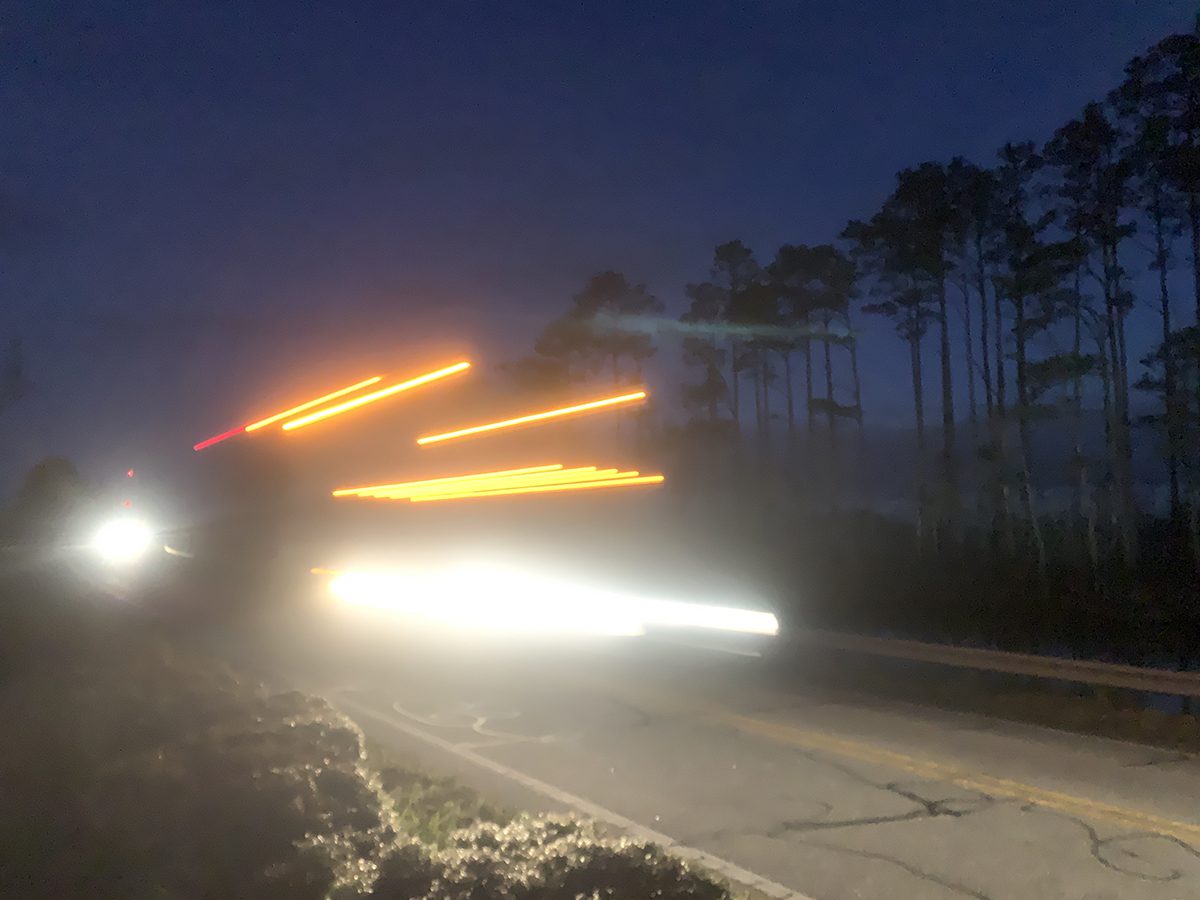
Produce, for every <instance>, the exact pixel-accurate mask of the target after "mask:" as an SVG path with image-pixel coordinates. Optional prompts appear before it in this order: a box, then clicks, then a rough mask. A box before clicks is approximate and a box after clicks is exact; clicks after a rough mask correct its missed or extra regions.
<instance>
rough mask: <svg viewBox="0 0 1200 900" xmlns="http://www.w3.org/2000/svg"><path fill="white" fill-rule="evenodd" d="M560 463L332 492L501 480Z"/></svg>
mask: <svg viewBox="0 0 1200 900" xmlns="http://www.w3.org/2000/svg"><path fill="white" fill-rule="evenodd" d="M562 467H563V465H562V463H552V464H550V465H546V466H526V467H525V468H523V469H501V470H500V471H498V472H478V473H475V474H473V475H449V476H447V477H445V478H428V479H425V480H424V481H398V482H395V483H393V484H371V485H367V486H365V487H355V488H338V489H337V490H336V491H334V492H333V496H335V497H345V496H348V495H351V494H362V493H366V492H371V491H382V490H390V489H393V488H395V489H400V490H403V489H404V488H412V487H424V486H425V485H430V484H446V483H448V482H452V481H471V480H474V479H476V478H501V477H504V476H506V475H529V474H532V473H534V472H554V471H560V470H561V469H562Z"/></svg>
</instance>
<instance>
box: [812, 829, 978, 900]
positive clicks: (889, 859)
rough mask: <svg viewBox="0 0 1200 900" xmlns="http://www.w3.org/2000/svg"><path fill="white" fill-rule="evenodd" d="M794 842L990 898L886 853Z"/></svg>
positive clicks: (963, 892) (976, 897)
mask: <svg viewBox="0 0 1200 900" xmlns="http://www.w3.org/2000/svg"><path fill="white" fill-rule="evenodd" d="M796 843H799V844H803V845H805V846H807V847H815V848H817V849H820V850H829V851H830V852H833V853H845V854H847V855H849V856H856V857H859V858H860V859H873V860H876V861H878V862H885V863H889V864H890V865H893V866H896V867H898V868H900V869H903V870H904V871H905V872H908V873H909V874H910V875H912V876H913V877H915V878H919V879H921V880H922V881H927V882H929V883H930V884H936V885H938V886H940V887H943V888H945V889H946V890H948V891H953V892H954V893H956V894H961V895H962V896H964V897H972V898H974V900H992V898H991V897H989V896H988V895H987V894H984V893H982V892H981V891H977V890H975V889H974V888H970V887H967V886H966V885H965V884H959V883H958V882H956V881H950V880H948V879H946V878H942V877H940V876H938V875H934V874H933V873H932V872H926V871H925V870H924V869H921V868H918V867H917V866H914V865H912V864H911V863H907V862H905V861H904V860H902V859H897V858H896V857H894V856H888V855H887V854H886V853H875V852H873V851H871V850H858V849H855V848H852V847H839V846H838V845H837V844H825V843H822V842H820V841H812V840H806V839H800V840H798V841H797V842H796Z"/></svg>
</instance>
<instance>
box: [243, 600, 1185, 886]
mask: <svg viewBox="0 0 1200 900" xmlns="http://www.w3.org/2000/svg"><path fill="white" fill-rule="evenodd" d="M272 635H273V636H272V638H271V640H270V641H269V652H266V651H259V653H258V662H259V663H260V664H261V665H264V666H267V667H270V668H271V669H273V671H274V673H275V674H276V675H277V676H278V677H280V678H285V679H287V680H289V681H290V682H291V683H293V684H296V685H297V686H301V687H303V688H305V689H307V690H312V691H315V692H318V693H321V694H323V695H324V696H326V697H328V698H329V699H330V700H331V701H333V702H334V703H335V704H338V705H340V706H341V707H342V708H343V709H344V710H346V711H347V712H348V713H349V714H351V715H352V716H353V717H354V718H355V719H356V720H357V721H359V722H360V724H362V725H363V727H364V729H365V730H366V731H367V732H368V734H369V735H372V736H374V737H376V738H377V739H379V740H382V741H387V742H389V743H393V744H396V745H398V746H399V748H400V749H402V750H403V751H404V752H405V753H409V754H412V755H414V756H416V757H417V758H418V759H420V760H421V761H422V762H424V763H425V764H426V765H429V766H432V767H435V768H438V769H441V770H443V771H446V772H450V773H453V774H456V775H458V776H459V777H462V778H464V779H466V780H467V781H468V782H470V783H474V784H476V785H477V786H479V787H482V788H483V789H484V790H487V791H490V792H492V793H493V794H496V795H498V796H500V797H501V798H502V799H510V800H511V801H512V802H515V803H520V804H522V805H524V806H526V807H534V808H541V809H555V810H561V809H564V808H571V807H574V808H577V809H582V810H584V811H585V812H587V813H589V814H591V815H597V816H599V817H600V818H607V819H609V820H611V821H615V822H617V823H618V824H621V825H623V826H626V827H635V828H640V829H641V831H642V833H643V834H645V833H647V832H650V833H652V834H653V835H655V836H658V837H660V838H662V839H664V840H668V841H671V842H673V843H675V844H676V845H678V846H679V847H681V848H688V850H687V851H685V852H695V853H698V854H701V855H703V858H704V859H705V860H706V861H708V862H710V863H711V864H713V865H714V866H716V867H718V868H720V869H721V870H722V871H725V872H727V873H732V874H734V875H736V876H741V877H743V878H744V879H752V878H756V879H758V884H759V887H760V888H761V889H762V891H763V893H765V894H767V895H775V896H795V897H810V898H813V900H849V898H856V900H858V898H868V900H870V898H880V900H884V898H886V900H943V898H944V900H951V898H955V900H957V898H989V900H1007V898H1012V900H1034V898H1072V900H1075V898H1094V900H1101V898H1112V900H1117V898H1121V900H1126V898H1128V900H1137V898H1145V900H1171V898H1178V900H1196V898H1200V760H1198V759H1197V758H1195V757H1191V756H1187V755H1183V754H1178V753H1173V752H1169V751H1164V750H1157V749H1151V748H1147V747H1143V746H1139V745H1134V744H1128V743H1122V742H1118V741H1112V740H1108V739H1103V738H1092V737H1082V736H1078V735H1071V734H1067V733H1063V732H1057V731H1052V730H1048V729H1043V728H1038V727H1033V726H1023V725H1017V724H1013V723H1006V722H1002V721H998V720H994V719H989V718H985V717H982V716H975V715H965V714H958V713H948V712H943V711H937V710H932V709H928V708H921V707H917V706H912V705H906V704H900V703H896V702H891V701H880V700H877V699H871V698H868V697H863V696H857V695H850V694H837V693H830V692H829V691H828V689H818V688H815V687H811V686H806V685H804V684H801V683H796V682H795V681H794V679H791V678H788V677H785V676H783V675H782V674H781V671H780V670H778V669H776V668H773V667H771V666H768V665H766V664H765V663H764V661H763V660H761V659H757V658H754V657H750V656H744V655H739V654H731V653H727V652H721V651H717V650H713V649H711V648H706V647H696V646H688V645H682V644H679V643H668V642H662V641H654V640H649V639H635V640H626V641H615V642H580V641H574V642H561V641H560V642H556V643H546V642H543V643H530V644H517V645H513V644H507V645H506V644H497V643H488V642H472V641H465V640H457V641H450V642H446V641H434V640H428V639H425V638H421V637H414V636H412V635H408V636H406V635H404V634H403V633H402V632H401V631H400V630H399V629H397V628H396V626H395V625H394V624H389V623H386V622H359V623H353V622H349V621H339V622H337V623H330V622H324V621H323V624H321V625H320V627H318V628H317V629H315V633H314V630H312V629H305V628H303V627H299V626H297V627H293V628H290V629H284V628H280V629H277V630H275V631H273V633H272ZM948 677H953V676H952V675H949V676H948Z"/></svg>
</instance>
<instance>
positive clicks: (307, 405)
mask: <svg viewBox="0 0 1200 900" xmlns="http://www.w3.org/2000/svg"><path fill="white" fill-rule="evenodd" d="M380 381H383V376H382V375H376V376H374V377H373V378H367V379H365V380H363V381H360V382H358V383H357V384H352V385H350V386H349V387H344V388H339V389H338V390H336V391H333V392H331V393H328V394H326V395H325V396H324V397H317V398H316V399H315V400H306V401H305V402H304V403H301V404H300V405H299V406H293V407H292V408H291V409H285V410H284V411H283V412H281V413H275V415H273V416H267V418H265V419H259V420H258V421H257V422H253V423H251V424H249V425H247V426H246V431H258V429H260V428H266V427H267V426H268V425H273V424H274V423H276V422H278V421H279V420H280V419H287V418H290V417H291V416H294V415H295V414H296V413H301V412H304V410H306V409H312V408H313V407H314V406H320V405H321V404H322V403H328V402H329V401H330V400H336V399H337V398H338V397H344V396H346V395H347V394H353V393H354V392H355V391H361V390H362V389H363V388H365V387H370V386H371V385H373V384H375V383H377V382H380Z"/></svg>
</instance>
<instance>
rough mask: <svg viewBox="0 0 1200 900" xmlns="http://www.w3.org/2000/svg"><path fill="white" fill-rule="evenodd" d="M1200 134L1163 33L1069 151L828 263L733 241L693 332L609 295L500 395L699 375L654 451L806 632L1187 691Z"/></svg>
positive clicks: (1071, 134) (612, 290)
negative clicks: (903, 424)
mask: <svg viewBox="0 0 1200 900" xmlns="http://www.w3.org/2000/svg"><path fill="white" fill-rule="evenodd" d="M1198 123H1200V35H1198V34H1196V33H1192V34H1175V35H1170V36H1167V37H1165V38H1164V39H1163V40H1161V41H1160V42H1159V43H1157V44H1156V45H1154V46H1153V47H1150V48H1148V50H1147V51H1146V52H1145V53H1144V54H1143V55H1142V56H1139V57H1137V58H1135V59H1133V60H1131V61H1130V62H1129V64H1128V66H1127V68H1126V71H1125V77H1124V80H1123V81H1121V82H1120V83H1119V84H1115V85H1113V88H1112V90H1111V91H1110V92H1109V93H1108V94H1107V95H1106V96H1103V97H1097V98H1096V100H1095V102H1091V103H1088V104H1087V105H1086V106H1085V107H1084V108H1083V109H1081V110H1080V111H1079V113H1078V115H1077V116H1075V117H1074V118H1072V119H1071V120H1069V121H1066V122H1063V123H1062V124H1061V126H1060V127H1059V128H1058V129H1056V130H1055V131H1054V133H1052V134H1048V135H1041V136H1040V139H1039V140H1029V141H1019V142H1011V143H1006V144H1005V145H1004V146H1002V147H1000V148H998V149H997V152H996V154H995V156H994V158H992V159H990V160H981V161H971V160H967V159H965V158H962V157H959V156H956V157H953V158H951V159H948V160H926V161H920V162H918V163H917V164H916V165H913V166H912V167H909V168H905V169H904V170H902V171H901V172H899V173H898V174H897V176H896V179H895V182H894V185H893V189H892V191H891V193H890V194H889V195H888V196H887V197H885V198H882V201H881V203H880V204H879V206H878V208H877V209H876V210H874V211H872V212H871V213H870V214H869V215H867V216H865V217H863V218H862V219H858V220H854V221H850V222H848V223H847V224H846V226H845V227H844V228H843V229H841V231H840V233H837V234H830V235H828V237H827V240H826V242H824V243H816V244H808V243H792V244H785V245H784V246H782V247H779V248H778V250H776V251H775V252H774V253H772V254H768V255H766V256H763V255H760V254H758V253H755V252H754V251H753V250H752V249H751V248H750V247H749V246H747V244H746V243H745V242H743V241H741V240H730V241H727V242H726V243H723V244H721V245H720V246H718V247H716V249H715V250H714V252H713V256H712V266H711V270H710V272H709V273H708V274H707V277H704V278H701V279H699V280H697V281H696V282H695V283H692V284H688V285H687V286H686V287H685V288H684V290H683V293H684V295H685V297H686V301H685V302H686V308H685V309H682V310H677V314H676V316H674V317H673V316H670V315H668V314H665V313H664V309H665V307H666V304H664V303H663V302H661V301H660V300H659V299H658V298H657V297H656V296H654V294H653V293H651V291H650V290H649V289H648V288H647V287H646V286H645V285H643V284H640V283H638V282H637V281H636V279H634V278H630V277H628V276H626V275H625V274H623V273H621V272H615V271H608V272H602V273H600V274H597V275H595V276H594V277H592V278H591V279H590V280H588V282H587V283H586V284H585V285H584V287H583V289H582V290H581V291H580V292H579V293H578V294H577V295H575V297H574V298H573V300H572V301H571V303H570V306H569V308H568V309H567V311H566V313H565V314H564V315H563V316H561V317H560V318H558V319H556V320H554V321H552V322H551V323H549V324H548V325H547V326H546V327H545V329H544V330H543V331H542V333H541V334H540V335H539V336H538V337H537V339H536V341H535V343H534V347H533V351H534V352H533V354H532V355H531V356H529V357H528V358H526V359H522V360H520V361H518V362H516V363H513V364H511V365H509V366H508V367H506V368H507V371H508V372H509V374H510V375H511V376H512V378H513V379H514V381H515V382H516V383H518V384H520V385H525V386H528V387H531V388H537V387H547V386H552V385H558V384H566V383H570V382H572V381H578V380H583V379H585V378H589V379H590V378H596V377H605V378H611V380H612V381H613V382H614V383H615V384H618V385H622V386H623V385H626V384H632V383H637V382H640V381H642V379H643V376H644V374H645V372H646V369H647V366H648V364H649V362H650V360H651V358H652V357H654V355H655V354H656V353H658V352H659V351H670V352H671V353H675V352H679V353H680V354H681V356H682V363H683V371H685V372H686V373H687V374H686V376H685V379H684V381H683V383H682V384H681V385H680V386H679V395H678V396H679V398H680V400H681V401H682V403H683V405H684V407H685V408H686V409H687V410H688V411H689V415H690V418H689V420H688V421H687V423H686V424H684V425H682V426H671V425H667V424H664V422H663V420H662V419H661V418H657V417H655V416H654V414H653V413H652V412H648V413H646V414H644V415H642V416H641V418H640V419H638V437H639V440H641V441H642V442H643V443H644V444H645V445H646V446H652V445H656V446H657V447H658V448H659V449H660V450H662V451H663V453H664V455H667V456H669V457H672V458H673V462H672V464H671V465H670V466H669V467H668V470H669V471H670V472H671V473H672V479H671V486H670V487H669V489H670V490H673V491H674V492H675V495H676V496H677V497H678V498H679V502H680V504H681V505H686V507H687V512H688V521H689V522H692V523H696V522H710V523H713V524H712V529H713V530H714V532H717V533H719V535H720V538H721V540H723V541H724V543H725V544H726V545H727V552H728V553H729V555H731V556H734V557H736V556H738V555H740V554H742V553H744V552H748V553H750V554H752V555H758V556H760V557H763V558H762V560H761V562H762V567H761V570H762V571H766V572H770V573H771V574H772V576H773V577H775V578H776V579H777V580H778V583H779V588H780V590H779V594H780V596H781V597H784V598H787V599H786V600H784V603H785V604H787V603H791V604H792V605H793V606H794V610H793V612H794V613H795V614H796V615H800V616H804V617H806V618H807V619H808V620H810V621H811V620H814V619H815V620H818V621H821V622H823V623H826V624H830V625H835V626H837V627H843V628H852V629H861V630H872V631H893V632H902V633H905V634H910V635H913V636H921V637H927V638H933V639H941V640H946V639H953V640H965V641H974V642H979V643H984V644H988V645H992V646H1000V647H1007V648H1014V649H1015V648H1020V649H1025V650H1031V651H1034V652H1064V651H1065V652H1074V653H1078V654H1086V655H1090V656H1101V657H1108V658H1114V659H1120V660H1126V661H1131V662H1139V661H1142V660H1144V659H1153V660H1155V661H1156V662H1157V663H1158V664H1160V665H1161V664H1170V665H1175V666H1178V667H1180V668H1189V667H1190V666H1192V665H1193V664H1194V663H1195V653H1196V641H1195V635H1196V634H1197V632H1198V630H1200V595H1198V593H1197V591H1198V590H1200V587H1198V586H1200V437H1198V436H1200V331H1198V329H1200V318H1198V316H1200V137H1198V136H1200V126H1198ZM680 313H681V314H680ZM869 319H870V320H875V321H879V320H883V321H885V322H887V323H888V324H889V325H890V326H891V327H892V328H893V329H894V331H895V336H896V339H897V341H898V342H899V343H900V346H901V347H902V348H903V353H902V355H901V354H897V355H896V363H895V365H894V370H893V371H891V372H890V373H888V374H887V376H886V377H887V378H889V379H890V380H891V381H893V382H894V384H895V385H896V386H897V388H899V389H902V390H906V391H907V392H908V393H909V395H910V397H911V403H912V406H911V412H912V417H911V420H910V423H909V425H908V427H907V428H905V429H904V430H902V431H898V430H897V429H895V428H894V427H892V428H890V429H889V428H888V427H885V425H884V424H883V423H879V422H875V421H873V420H872V418H871V415H870V411H869V410H867V409H864V406H863V402H862V396H863V389H862V376H863V372H864V370H869V371H870V372H871V373H872V374H875V373H878V372H880V371H881V370H882V369H884V368H885V366H886V365H887V364H886V363H885V362H883V361H881V360H879V359H875V360H872V361H871V365H870V366H869V367H864V366H862V365H861V362H862V361H861V360H860V358H859V333H860V329H861V328H862V327H863V323H864V322H866V321H868V320H869ZM876 377H878V376H877V375H876ZM672 399H673V398H672ZM1135 448H1140V449H1139V452H1138V453H1137V454H1135V452H1134V450H1135ZM1151 448H1152V449H1151ZM1141 449H1151V452H1150V453H1148V454H1143V453H1141ZM1155 485H1159V486H1161V488H1162V491H1161V496H1159V497H1158V498H1155V497H1153V496H1151V495H1150V490H1149V489H1150V488H1152V487H1153V486H1155ZM897 491H898V492H899V493H898V494H897V493H896V492H897ZM889 494H890V498H889V497H887V496H885V495H889ZM886 499H891V500H892V501H893V504H892V506H893V507H894V508H891V509H889V508H888V505H887V503H886V502H885V500H886ZM865 510H870V512H865ZM793 598H795V599H793ZM813 598H817V600H816V602H811V601H812V599H813Z"/></svg>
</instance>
